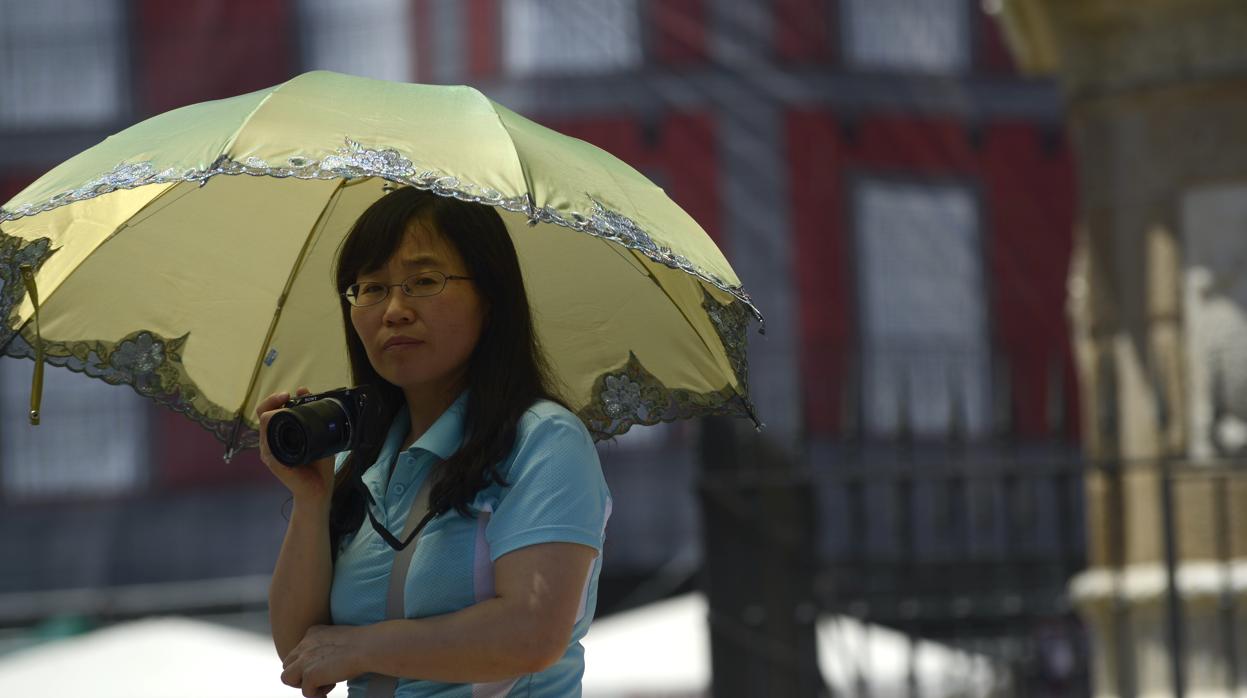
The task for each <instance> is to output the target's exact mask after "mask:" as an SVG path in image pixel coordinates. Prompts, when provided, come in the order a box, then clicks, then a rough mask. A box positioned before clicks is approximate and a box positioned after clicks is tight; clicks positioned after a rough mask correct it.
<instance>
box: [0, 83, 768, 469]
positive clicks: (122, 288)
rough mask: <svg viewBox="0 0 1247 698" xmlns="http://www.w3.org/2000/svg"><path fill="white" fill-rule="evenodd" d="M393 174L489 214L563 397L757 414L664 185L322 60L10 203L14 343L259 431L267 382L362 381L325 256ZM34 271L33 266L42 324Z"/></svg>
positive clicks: (113, 143) (457, 95)
mask: <svg viewBox="0 0 1247 698" xmlns="http://www.w3.org/2000/svg"><path fill="white" fill-rule="evenodd" d="M365 142H366V143H369V144H371V145H363V144H362V143H365ZM387 183H388V184H387ZM393 184H400V185H410V186H415V187H418V188H421V189H425V190H429V191H432V192H434V193H436V194H438V195H442V196H453V197H456V198H460V199H464V200H470V201H478V202H481V203H484V204H487V205H491V206H494V207H496V208H497V210H498V211H499V213H500V214H501V215H502V217H503V219H504V222H505V223H506V225H507V228H508V230H509V231H510V232H511V234H512V238H513V240H514V241H515V244H516V248H517V251H518V253H519V256H520V261H521V266H522V269H523V272H524V276H525V280H526V284H527V286H528V292H529V295H530V301H531V305H532V307H533V308H534V313H535V316H536V318H535V319H536V325H537V331H538V335H539V338H540V340H541V341H542V343H543V345H544V346H545V348H546V350H547V352H548V353H549V354H550V356H551V360H552V361H551V363H552V364H553V367H554V369H555V371H556V374H557V375H556V377H557V378H558V380H559V381H560V382H561V384H562V387H563V393H564V397H565V398H566V399H567V400H568V402H569V403H570V404H571V405H572V407H573V409H576V410H577V411H578V413H579V414H580V416H581V418H582V419H584V420H585V422H586V424H588V426H589V428H590V430H591V431H592V432H593V433H594V434H595V436H596V437H598V438H604V437H608V436H610V435H613V434H618V433H622V432H623V431H625V430H626V429H627V428H628V427H629V426H631V425H632V424H650V423H656V422H659V421H669V420H672V419H677V418H681V417H689V416H694V415H698V414H750V415H752V411H751V408H750V406H749V403H748V400H747V397H746V395H747V392H746V391H747V388H746V382H747V381H746V375H745V360H744V331H745V327H746V324H747V319H748V317H749V316H750V315H751V314H752V315H754V316H756V315H757V313H756V310H754V309H753V307H752V304H751V303H750V301H749V299H748V296H747V295H746V294H745V293H744V292H743V290H741V289H740V286H739V281H738V280H736V277H735V275H734V274H733V272H732V271H731V268H730V267H729V266H728V265H727V262H726V260H724V258H723V256H722V254H721V253H720V252H719V250H718V249H717V248H716V247H715V246H714V244H713V242H711V241H710V239H709V237H708V236H707V235H706V234H705V232H704V231H703V230H701V228H700V227H699V226H697V224H696V222H695V221H693V220H692V219H691V218H690V217H689V216H688V215H687V214H686V213H685V212H684V211H683V210H681V209H680V208H679V207H678V206H676V205H675V204H674V203H673V202H671V200H670V199H669V198H667V196H666V194H665V193H663V192H662V190H661V189H659V188H658V187H656V186H655V185H653V184H652V183H651V182H649V181H648V180H647V179H645V178H644V177H643V176H641V175H640V174H639V173H637V172H636V170H634V169H633V168H631V167H629V166H627V165H626V164H624V163H622V162H621V161H619V160H618V159H616V158H614V157H613V156H610V155H609V154H607V153H605V152H604V151H601V150H599V149H597V148H595V147H593V146H591V145H589V144H587V143H584V142H583V141H578V140H576V139H572V138H568V137H566V136H562V135H560V134H558V133H556V132H554V131H550V130H549V129H546V128H544V127H541V126H539V125H537V124H535V123H533V122H531V121H528V120H527V119H524V118H523V117H520V116H518V115H516V114H514V113H513V112H510V111H508V110H506V109H505V108H503V107H501V106H499V105H497V104H495V103H493V102H491V101H489V100H488V99H486V98H485V97H484V96H483V95H481V94H480V93H479V92H477V91H475V90H473V89H471V88H461V87H454V88H446V87H433V86H424V85H405V84H397V83H387V82H382V81H375V80H366V79H362V78H353V77H349V76H343V75H337V74H334V73H325V72H318V73H309V74H307V75H303V76H299V77H298V78H295V79H294V80H291V81H289V82H287V83H284V84H283V85H279V86H277V87H274V88H271V89H269V90H266V91H261V92H259V93H254V94H251V95H242V96H240V97H235V98H232V99H229V100H221V101H217V102H208V103H204V104H201V105H194V106H191V107H186V108H183V109H179V110H175V111H173V112H169V113H167V114H162V115H160V116H157V117H154V118H152V119H150V120H148V121H146V122H144V123H141V124H138V125H136V126H134V127H131V128H130V129H127V130H126V131H123V132H121V133H119V134H117V135H115V136H112V137H110V138H109V139H107V140H106V141H105V142H103V143H101V144H100V145H98V146H96V147H95V148H92V149H90V150H88V151H85V152H84V153H81V154H80V155H78V156H76V157H75V158H73V159H71V160H69V161H67V162H66V163H64V164H62V165H61V166H59V167H57V168H56V169H54V170H53V171H52V172H50V173H48V174H47V175H45V176H44V177H43V178H41V179H40V180H38V181H36V182H35V183H34V184H32V185H31V186H30V187H28V188H27V189H26V190H25V191H23V192H22V193H21V194H19V195H18V196H17V197H16V198H15V199H13V200H12V201H10V202H9V203H8V204H6V205H5V207H4V208H3V209H0V318H4V319H5V323H3V324H0V351H3V352H4V353H7V354H9V355H14V356H32V357H33V356H35V355H36V354H37V351H36V349H42V351H43V354H44V355H45V356H46V358H47V360H48V361H49V362H51V363H53V364H58V365H65V366H68V367H70V368H71V369H74V370H79V371H83V372H85V373H88V374H89V375H93V376H96V377H99V378H102V379H104V380H107V381H109V382H113V383H127V384H130V385H132V386H134V387H135V389H136V390H138V391H139V392H141V393H143V394H145V395H149V396H151V397H153V398H154V399H156V400H158V401H160V402H162V403H165V404H167V405H169V406H171V407H173V408H174V409H176V410H178V411H181V412H185V413H187V414H188V415H190V416H191V417H192V418H194V419H196V420H197V421H199V422H200V423H201V424H203V425H205V426H206V427H208V428H209V429H211V430H212V431H213V432H214V433H216V434H217V435H218V437H220V438H221V439H222V440H226V441H229V442H231V443H232V444H235V445H237V444H239V443H240V439H241V445H247V444H250V443H254V440H255V436H256V435H255V433H254V429H255V426H256V425H255V422H254V417H253V410H254V407H255V405H256V403H257V402H258V401H259V399H261V398H262V397H264V396H266V395H268V394H270V393H272V392H278V391H282V390H289V389H291V388H293V387H294V386H297V385H307V386H308V387H309V388H311V389H312V390H313V391H317V390H321V389H329V388H334V387H338V386H343V385H347V384H349V383H350V379H349V376H348V367H347V361H346V350H345V337H344V335H343V329H344V328H343V327H342V321H341V313H340V306H339V303H340V301H339V299H338V297H337V289H336V288H335V287H334V284H333V266H334V261H335V256H336V253H337V250H338V247H339V245H340V243H341V241H342V239H343V237H344V236H345V234H346V232H347V231H348V230H349V228H350V226H351V224H352V223H353V222H354V220H355V219H356V218H357V217H358V216H359V214H360V213H361V212H362V211H363V210H364V209H365V208H366V207H367V206H368V205H369V204H371V203H372V202H373V201H375V200H376V199H377V198H379V197H380V196H382V195H384V193H385V191H386V186H383V185H387V186H389V185H393ZM21 264H30V265H31V266H33V267H34V268H35V269H36V276H35V281H36V285H37V287H38V292H39V296H40V308H39V322H38V326H39V332H38V334H36V332H35V326H34V325H35V323H32V322H31V321H32V319H33V318H34V316H35V304H34V303H33V302H32V299H31V298H30V297H28V294H26V293H25V292H24V291H23V290H22V288H21V286H22V285H21V283H20V282H19V272H18V267H19V266H20V265H21ZM40 337H41V339H40ZM36 345H38V346H36ZM238 428H241V429H242V430H243V431H244V432H245V433H244V434H243V435H242V436H241V437H240V436H239V434H238V433H237V432H238Z"/></svg>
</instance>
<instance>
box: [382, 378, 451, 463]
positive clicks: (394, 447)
mask: <svg viewBox="0 0 1247 698" xmlns="http://www.w3.org/2000/svg"><path fill="white" fill-rule="evenodd" d="M467 405H468V391H466V390H464V391H463V392H462V393H459V397H457V398H455V401H454V402H452V403H450V407H447V408H446V411H445V412H442V414H441V416H439V417H438V418H437V420H436V421H434V422H433V424H432V426H430V427H429V428H428V430H427V431H425V432H424V434H423V435H421V436H420V438H419V439H416V442H415V443H414V444H412V445H411V447H410V448H408V449H407V451H408V453H411V452H412V451H414V450H416V449H421V450H424V451H428V452H429V453H432V454H433V455H435V456H437V457H438V458H440V459H441V460H446V459H448V458H450V456H451V455H452V454H453V453H454V452H455V451H457V450H459V446H460V445H461V444H462V443H463V418H464V413H465V411H466V410H467ZM410 426H411V409H410V408H408V406H407V404H406V403H403V406H402V407H401V408H399V410H398V413H397V414H395V415H394V421H393V422H390V430H389V432H387V433H386V436H385V443H384V445H382V447H381V454H380V456H379V457H378V458H377V460H378V461H379V462H383V463H388V462H390V461H391V460H393V459H394V458H395V457H397V456H398V450H399V448H401V447H402V445H403V437H405V436H407V432H408V431H409V430H410Z"/></svg>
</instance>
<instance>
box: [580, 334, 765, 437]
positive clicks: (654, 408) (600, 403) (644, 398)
mask: <svg viewBox="0 0 1247 698" xmlns="http://www.w3.org/2000/svg"><path fill="white" fill-rule="evenodd" d="M592 396H593V397H592V399H591V400H590V402H589V404H588V405H587V406H586V407H584V408H583V409H581V410H580V412H579V413H577V415H576V416H578V417H579V418H580V420H581V421H582V422H584V423H585V426H586V427H588V429H589V433H590V434H592V435H593V439H594V441H602V440H604V439H609V438H611V437H613V436H618V435H620V434H622V433H624V432H626V431H628V429H629V428H631V427H632V426H634V425H647V424H658V423H659V422H673V421H675V420H677V419H686V418H689V417H708V416H712V415H722V416H728V417H749V418H750V419H753V421H754V424H757V425H759V426H761V423H760V422H758V419H757V417H756V416H755V414H754V410H753V405H752V404H750V402H749V399H748V398H747V397H745V396H743V395H740V394H738V393H737V392H736V391H735V390H733V389H732V388H731V386H728V387H726V388H723V389H722V390H718V391H714V392H709V393H695V392H692V391H689V390H672V389H670V388H668V387H666V386H664V385H663V384H662V383H661V382H660V381H659V380H658V379H657V378H655V377H654V375H653V374H652V373H650V372H649V371H647V370H645V367H644V366H642V365H641V362H640V361H639V360H637V358H636V355H635V354H633V353H631V352H629V354H628V362H627V363H626V364H624V366H623V368H622V369H620V370H618V371H613V372H610V373H605V374H603V375H601V376H599V377H598V379H597V381H596V382H594V384H593V392H592Z"/></svg>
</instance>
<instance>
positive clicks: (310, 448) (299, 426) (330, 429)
mask: <svg viewBox="0 0 1247 698" xmlns="http://www.w3.org/2000/svg"><path fill="white" fill-rule="evenodd" d="M349 443H350V422H349V416H348V415H347V412H346V410H345V409H344V408H343V406H342V403H340V402H338V401H337V400H336V399H334V398H325V399H323V400H316V401H314V402H308V403H304V404H302V405H298V406H296V407H290V408H286V409H284V410H279V411H278V412H277V413H276V414H274V415H273V417H272V418H271V419H270V420H269V422H268V448H269V450H270V451H272V453H273V457H274V458H276V459H277V460H278V461H280V462H282V463H284V464H286V465H289V466H296V465H305V464H307V463H310V462H312V461H314V460H316V459H318V458H323V457H325V456H328V455H330V454H334V453H337V452H339V451H343V450H346V448H347V447H348V444H349Z"/></svg>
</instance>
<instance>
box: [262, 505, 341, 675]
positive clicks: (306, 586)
mask: <svg viewBox="0 0 1247 698" xmlns="http://www.w3.org/2000/svg"><path fill="white" fill-rule="evenodd" d="M332 582H333V560H332V559H331V557H330V551H329V502H328V501H325V502H311V503H308V502H299V501H298V500H295V503H294V508H293V511H292V512H291V514H290V524H289V526H287V528H286V538H285V540H283V541H282V545H281V552H280V553H279V554H278V556H277V566H276V568H275V569H274V570H273V579H272V581H271V583H270V584H269V593H268V607H269V623H270V625H271V626H272V632H273V644H274V645H276V646H277V654H278V655H279V656H281V657H282V659H285V657H286V655H287V654H288V653H289V652H290V650H292V649H294V647H295V645H297V644H299V641H300V640H302V639H303V636H304V634H306V633H307V629H308V628H310V627H312V626H313V625H323V624H327V623H328V622H329V589H330V586H331V585H332Z"/></svg>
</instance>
